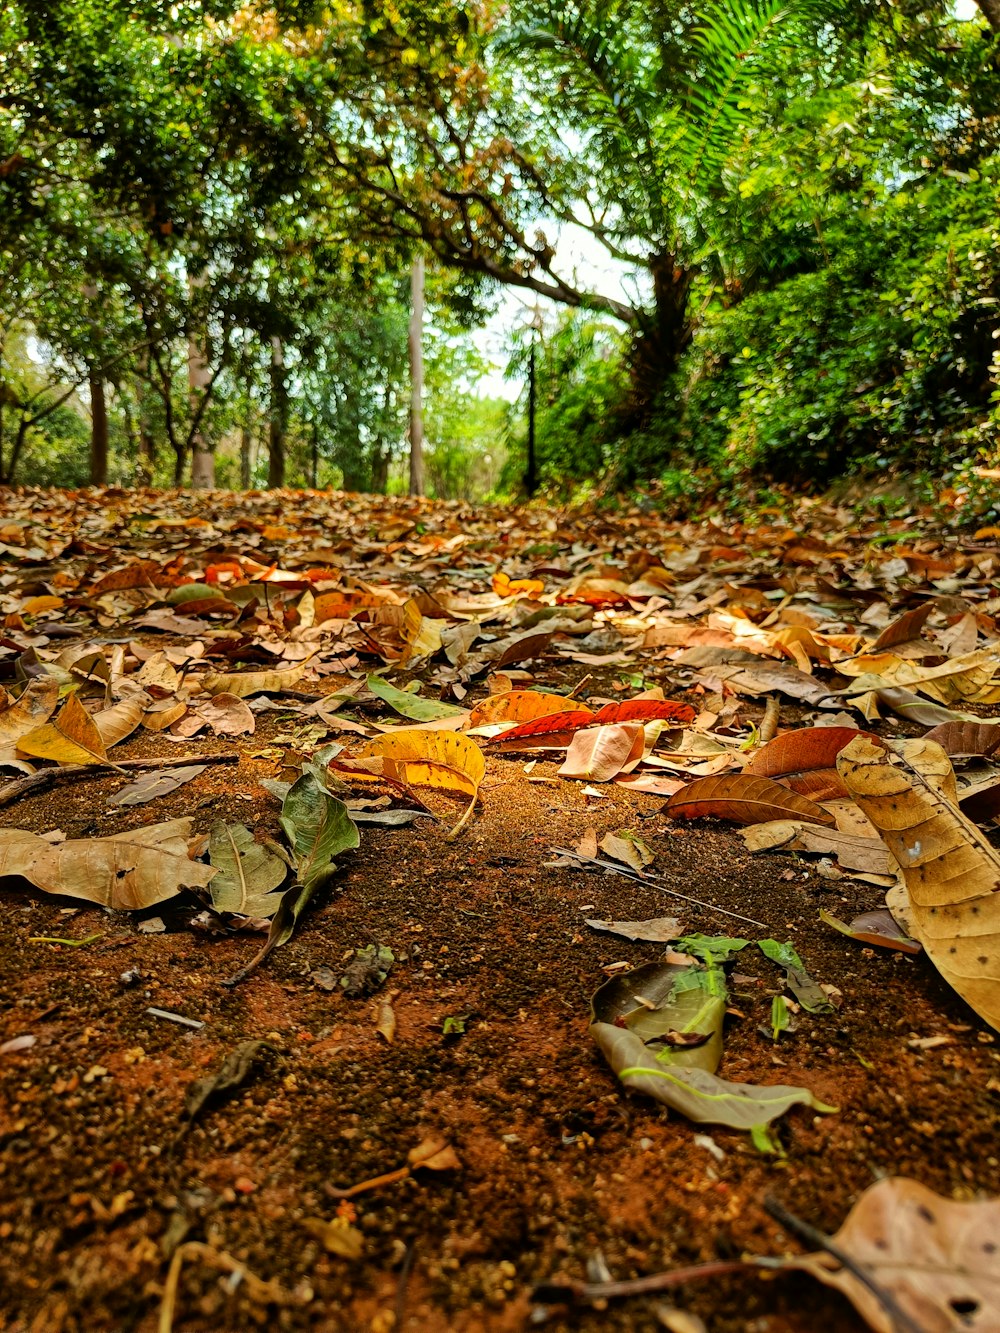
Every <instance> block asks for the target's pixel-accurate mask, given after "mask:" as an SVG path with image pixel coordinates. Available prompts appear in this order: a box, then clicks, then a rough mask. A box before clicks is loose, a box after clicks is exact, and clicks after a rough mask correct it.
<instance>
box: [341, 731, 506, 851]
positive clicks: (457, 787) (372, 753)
mask: <svg viewBox="0 0 1000 1333" xmlns="http://www.w3.org/2000/svg"><path fill="white" fill-rule="evenodd" d="M352 758H353V759H358V760H362V761H363V760H368V759H380V760H381V761H382V764H383V769H382V771H383V773H384V775H385V776H386V777H388V778H392V779H394V780H395V781H397V782H402V783H405V784H406V785H407V786H414V787H421V786H424V787H436V788H441V789H444V790H446V791H460V792H464V793H465V794H466V795H468V796H469V797H471V799H470V801H469V805H468V808H467V809H466V811H465V814H464V815H463V816H462V818H461V819H460V820H459V821H458V823H457V824H456V825H455V827H454V828H453V829H452V830H451V832H450V833H449V835H448V837H449V839H451V838H454V837H457V835H458V834H459V833H460V832H461V830H462V829H463V828H464V827H465V824H466V823H467V821H468V819H469V817H470V815H471V814H472V811H473V808H474V807H475V804H476V797H477V796H478V794H479V785H480V783H481V782H482V780H483V778H484V777H485V775H486V760H485V759H484V758H483V752H482V750H480V748H479V746H478V745H476V743H475V742H474V741H471V740H469V738H468V737H467V736H458V735H455V734H453V733H451V732H445V731H426V730H424V731H421V730H419V729H416V728H413V729H407V730H406V731H405V732H402V733H401V734H399V735H388V736H380V737H379V738H378V739H377V740H374V741H371V742H369V744H368V745H364V746H361V747H360V749H358V750H355V751H354V753H353V755H352Z"/></svg>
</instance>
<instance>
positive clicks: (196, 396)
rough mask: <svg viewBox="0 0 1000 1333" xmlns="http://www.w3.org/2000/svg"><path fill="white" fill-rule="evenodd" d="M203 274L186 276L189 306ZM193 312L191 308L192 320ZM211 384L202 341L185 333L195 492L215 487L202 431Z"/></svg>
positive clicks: (212, 461) (208, 447) (209, 449)
mask: <svg viewBox="0 0 1000 1333" xmlns="http://www.w3.org/2000/svg"><path fill="white" fill-rule="evenodd" d="M204 285H205V275H204V274H202V275H200V276H199V277H197V278H190V277H189V278H188V293H189V296H190V298H191V305H192V306H193V305H194V294H195V292H196V291H197V289H198V288H199V287H204ZM193 318H194V312H193V311H192V321H193ZM211 383H212V372H211V370H209V367H208V355H207V352H206V349H205V345H204V341H203V340H202V339H199V338H198V337H196V335H195V334H194V332H190V333H189V334H188V401H189V403H190V407H191V417H192V426H191V432H190V443H191V486H192V487H193V489H194V490H196V491H210V490H212V488H213V487H214V486H215V454H214V453H213V452H212V446H211V444H210V443H209V442H208V440H207V438H206V436H205V433H204V425H205V415H204V413H205V395H207V393H208V390H209V386H210V385H211Z"/></svg>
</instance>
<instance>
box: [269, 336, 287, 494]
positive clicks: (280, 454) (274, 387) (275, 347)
mask: <svg viewBox="0 0 1000 1333" xmlns="http://www.w3.org/2000/svg"><path fill="white" fill-rule="evenodd" d="M287 422H288V386H287V385H286V383H285V358H284V353H283V350H282V346H281V339H280V338H279V337H278V336H277V334H275V335H274V336H273V337H272V338H271V413H270V420H269V422H268V456H267V484H268V486H269V487H271V488H272V489H273V488H275V487H278V486H284V484H285V427H286V425H287Z"/></svg>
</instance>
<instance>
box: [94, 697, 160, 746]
mask: <svg viewBox="0 0 1000 1333" xmlns="http://www.w3.org/2000/svg"><path fill="white" fill-rule="evenodd" d="M149 702H150V699H149V696H148V695H145V694H144V695H141V696H136V697H135V698H131V699H123V700H122V701H121V702H120V703H117V704H115V705H114V706H113V707H112V708H104V709H102V710H101V712H99V713H95V714H94V715H93V722H94V726H95V727H96V728H97V730H98V733H99V734H100V737H101V740H102V741H103V742H104V746H105V750H106V751H107V750H110V749H111V747H112V746H113V745H118V744H120V742H121V741H123V740H124V739H125V737H126V736H131V734H132V732H133V731H135V729H136V727H137V726H138V725H139V723H140V722H141V721H142V718H143V713H144V712H145V709H146V707H147V705H148V704H149Z"/></svg>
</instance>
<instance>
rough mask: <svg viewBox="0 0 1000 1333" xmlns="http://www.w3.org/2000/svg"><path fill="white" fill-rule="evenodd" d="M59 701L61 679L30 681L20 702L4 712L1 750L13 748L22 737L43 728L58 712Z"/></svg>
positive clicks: (41, 678) (0, 736)
mask: <svg viewBox="0 0 1000 1333" xmlns="http://www.w3.org/2000/svg"><path fill="white" fill-rule="evenodd" d="M58 702H59V682H58V681H57V680H55V679H53V677H51V676H41V677H39V679H37V680H31V681H29V682H28V684H27V685H26V686H25V688H24V691H23V692H22V694H21V697H20V698H19V699H18V701H17V703H14V704H11V705H10V706H9V707H8V708H5V709H4V710H3V712H2V713H0V750H5V749H7V748H13V746H14V745H15V744H16V743H17V742H18V741H19V740H20V739H21V737H22V736H25V735H27V734H28V732H31V731H34V730H35V729H36V728H37V727H40V726H41V725H42V723H43V722H46V721H47V720H48V719H49V718H50V717H51V716H52V714H53V713H54V712H55V708H56V704H57V703H58Z"/></svg>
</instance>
